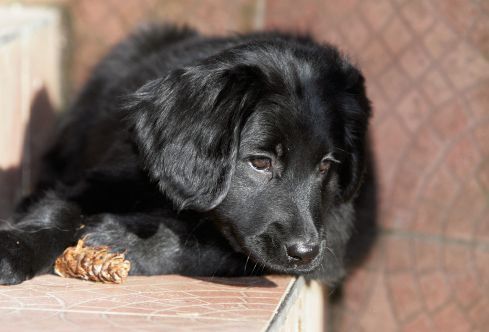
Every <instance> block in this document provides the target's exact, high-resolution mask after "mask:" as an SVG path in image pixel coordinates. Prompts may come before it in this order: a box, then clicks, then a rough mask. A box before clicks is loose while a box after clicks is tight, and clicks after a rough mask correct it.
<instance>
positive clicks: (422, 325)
mask: <svg viewBox="0 0 489 332" xmlns="http://www.w3.org/2000/svg"><path fill="white" fill-rule="evenodd" d="M402 331H403V332H432V331H433V323H432V322H431V320H430V318H429V316H428V315H426V314H420V315H418V316H417V317H416V318H415V319H413V320H412V321H410V322H409V323H407V324H405V325H404V328H403V330H402Z"/></svg>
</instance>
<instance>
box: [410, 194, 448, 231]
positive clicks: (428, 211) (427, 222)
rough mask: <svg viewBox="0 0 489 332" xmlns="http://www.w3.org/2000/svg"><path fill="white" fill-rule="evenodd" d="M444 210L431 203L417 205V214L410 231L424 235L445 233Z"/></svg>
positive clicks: (425, 202) (424, 202) (423, 202)
mask: <svg viewBox="0 0 489 332" xmlns="http://www.w3.org/2000/svg"><path fill="white" fill-rule="evenodd" d="M443 212H444V211H443V210H442V209H441V208H440V207H439V206H437V205H435V204H433V202H430V201H422V202H420V203H419V204H417V205H416V214H415V217H414V220H413V222H412V225H411V227H410V229H412V230H414V231H417V232H420V233H423V234H433V235H438V234H441V233H442V232H443V225H442V216H443Z"/></svg>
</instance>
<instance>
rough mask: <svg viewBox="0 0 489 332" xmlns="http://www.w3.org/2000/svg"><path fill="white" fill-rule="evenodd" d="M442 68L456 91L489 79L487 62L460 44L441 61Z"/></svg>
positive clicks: (471, 49)
mask: <svg viewBox="0 0 489 332" xmlns="http://www.w3.org/2000/svg"><path fill="white" fill-rule="evenodd" d="M441 64H442V68H443V70H445V72H446V73H447V75H448V77H449V78H450V80H451V82H452V84H453V85H455V87H457V88H458V89H464V88H467V87H469V86H471V85H473V84H475V83H476V82H479V81H480V80H483V79H487V78H489V62H488V61H487V59H484V58H483V57H481V56H480V53H478V52H477V51H476V50H474V48H473V47H472V46H470V45H468V44H467V43H464V42H461V43H458V45H456V46H454V47H453V48H452V49H451V51H450V52H447V53H446V56H445V57H444V59H443V60H442V63H441Z"/></svg>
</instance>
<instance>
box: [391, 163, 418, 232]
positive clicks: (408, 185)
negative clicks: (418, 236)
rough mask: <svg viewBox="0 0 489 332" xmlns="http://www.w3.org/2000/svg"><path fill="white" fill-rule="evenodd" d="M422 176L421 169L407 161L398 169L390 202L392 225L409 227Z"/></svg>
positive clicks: (403, 227)
mask: <svg viewBox="0 0 489 332" xmlns="http://www.w3.org/2000/svg"><path fill="white" fill-rule="evenodd" d="M404 160H406V159H404ZM420 178H421V177H420V173H419V171H418V170H417V169H416V168H414V167H411V165H410V164H409V163H407V162H406V163H402V165H401V166H400V168H399V169H398V172H397V176H396V177H395V179H394V183H395V185H394V187H393V190H392V192H391V197H390V202H389V203H390V206H391V210H390V213H389V217H390V219H391V220H389V223H390V225H391V226H392V227H394V228H402V229H406V228H409V225H410V223H411V222H412V220H411V219H412V216H413V209H412V205H413V202H414V199H415V197H416V192H417V189H418V186H419V184H420Z"/></svg>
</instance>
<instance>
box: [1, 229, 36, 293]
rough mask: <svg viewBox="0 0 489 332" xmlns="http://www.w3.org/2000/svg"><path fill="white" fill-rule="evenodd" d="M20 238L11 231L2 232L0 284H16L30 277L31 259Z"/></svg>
mask: <svg viewBox="0 0 489 332" xmlns="http://www.w3.org/2000/svg"><path fill="white" fill-rule="evenodd" d="M21 246H22V244H21V242H20V240H19V239H18V238H17V237H16V236H15V235H13V234H11V233H10V232H0V285H15V284H20V283H21V282H23V281H25V280H27V279H30V278H31V277H32V273H30V272H29V271H30V270H31V269H30V264H29V263H28V262H29V261H30V258H29V257H26V256H25V255H26V253H25V250H22V248H21Z"/></svg>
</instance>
